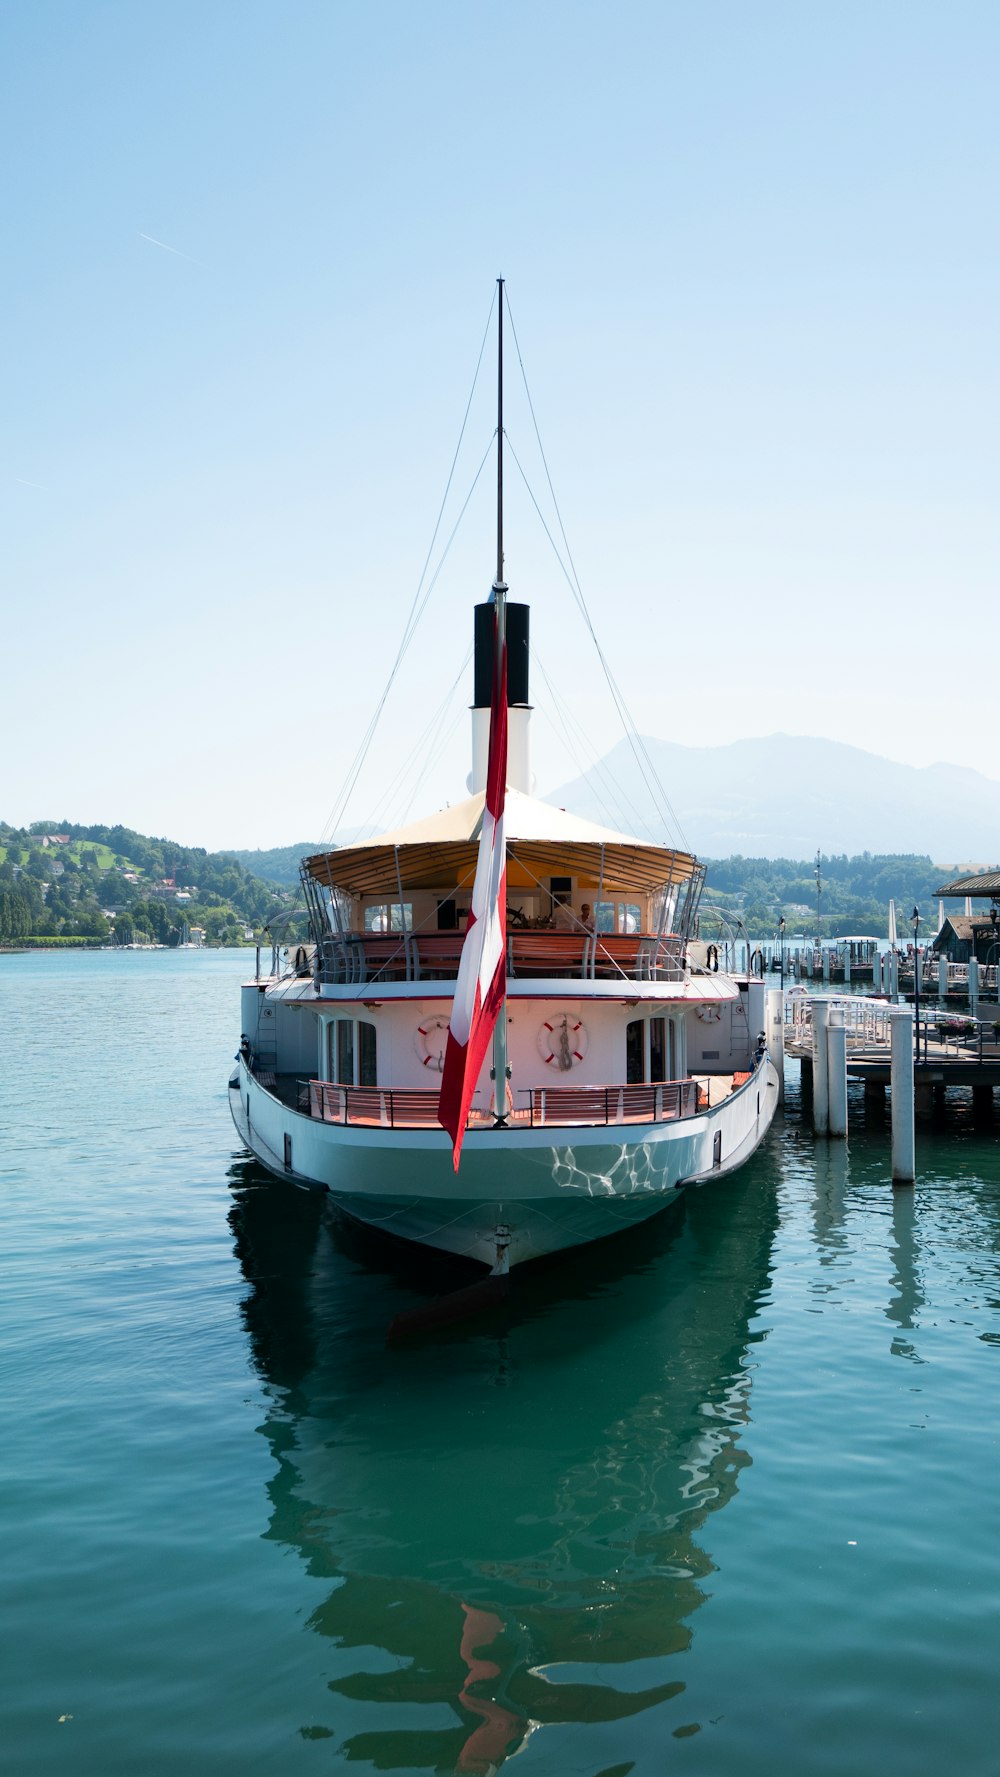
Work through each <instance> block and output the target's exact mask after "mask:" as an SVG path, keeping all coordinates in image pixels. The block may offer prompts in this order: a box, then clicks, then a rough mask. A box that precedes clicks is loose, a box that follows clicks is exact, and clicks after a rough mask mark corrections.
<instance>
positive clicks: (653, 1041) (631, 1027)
mask: <svg viewBox="0 0 1000 1777" xmlns="http://www.w3.org/2000/svg"><path fill="white" fill-rule="evenodd" d="M672 1038H673V1030H672V1028H671V1025H670V1021H669V1019H667V1018H633V1019H632V1021H631V1023H629V1024H627V1025H626V1027H625V1084H626V1086H642V1085H650V1086H659V1085H662V1083H663V1082H664V1080H669V1079H671V1078H672V1077H673V1069H672V1063H673V1059H674V1057H673V1054H672Z"/></svg>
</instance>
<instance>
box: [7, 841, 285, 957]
mask: <svg viewBox="0 0 1000 1777" xmlns="http://www.w3.org/2000/svg"><path fill="white" fill-rule="evenodd" d="M294 901H295V895H294V892H293V891H292V890H290V889H284V888H280V887H276V886H275V885H274V883H271V882H262V881H261V879H260V878H259V877H258V876H255V875H254V874H253V873H252V872H251V871H250V870H248V869H247V868H246V866H245V865H244V864H242V863H241V862H240V861H239V859H238V858H236V857H234V856H233V855H232V854H231V853H226V852H208V851H205V850H203V849H202V848H201V847H198V846H187V845H179V844H178V843H177V842H176V841H174V840H171V839H153V838H150V837H149V836H148V835H147V834H145V833H136V832H134V831H133V830H132V828H130V827H120V826H117V827H105V826H80V825H77V824H74V823H73V822H72V821H35V822H34V823H33V824H32V825H31V826H30V827H21V828H16V827H11V826H9V825H8V824H7V823H6V822H3V821H0V943H2V942H10V941H14V942H17V941H19V940H25V939H26V940H32V939H39V940H44V939H48V940H56V939H58V940H62V941H67V940H70V941H78V942H79V941H85V940H90V941H95V940H97V941H100V940H104V941H109V940H110V939H111V938H112V935H113V936H114V939H115V941H116V942H119V943H131V942H132V941H133V940H134V939H148V940H152V941H154V942H156V943H160V944H177V943H179V942H180V941H181V939H182V937H184V936H185V935H186V933H185V927H187V928H188V930H189V931H190V930H191V929H192V928H193V929H194V930H195V931H196V932H197V933H204V941H205V942H206V943H208V944H244V943H250V942H252V940H253V938H254V936H255V935H256V934H257V933H259V932H260V931H261V929H262V928H263V926H264V925H266V924H270V923H271V922H273V921H275V920H277V919H278V917H279V916H284V915H285V914H286V913H287V912H288V911H289V910H290V909H291V907H292V906H293V904H294ZM290 935H292V934H290ZM294 935H298V933H297V932H295V934H294Z"/></svg>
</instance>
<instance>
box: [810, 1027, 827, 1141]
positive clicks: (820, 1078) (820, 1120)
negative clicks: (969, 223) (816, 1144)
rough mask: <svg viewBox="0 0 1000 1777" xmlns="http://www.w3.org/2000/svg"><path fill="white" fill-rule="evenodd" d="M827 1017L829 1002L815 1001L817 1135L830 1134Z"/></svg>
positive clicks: (814, 1105)
mask: <svg viewBox="0 0 1000 1777" xmlns="http://www.w3.org/2000/svg"><path fill="white" fill-rule="evenodd" d="M829 1016H830V1005H829V1001H827V1000H816V1001H815V1002H814V1004H813V1129H814V1130H815V1132H816V1134H817V1135H828V1134H829V1132H830V1063H829V1050H828V1045H827V1020H828V1018H829Z"/></svg>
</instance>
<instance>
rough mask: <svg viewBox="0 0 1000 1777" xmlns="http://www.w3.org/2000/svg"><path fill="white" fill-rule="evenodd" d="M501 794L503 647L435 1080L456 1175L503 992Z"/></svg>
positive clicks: (500, 1098) (502, 1084)
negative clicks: (465, 920) (464, 915)
mask: <svg viewBox="0 0 1000 1777" xmlns="http://www.w3.org/2000/svg"><path fill="white" fill-rule="evenodd" d="M493 623H494V628H493V637H494V649H495V648H496V644H497V640H498V638H497V627H496V612H495V611H494V618H493ZM506 792H507V646H506V642H505V643H504V646H503V648H502V649H501V650H500V670H499V672H498V673H495V674H494V677H493V702H492V706H491V708H490V747H489V763H488V765H487V771H486V802H485V805H484V808H483V825H482V831H481V832H480V835H479V857H478V859H477V860H476V880H475V884H474V886H473V890H472V906H471V908H470V910H469V925H468V929H467V931H466V934H465V943H464V944H463V945H462V955H461V959H460V961H459V965H458V980H457V981H456V983H455V999H454V1002H453V1005H452V1012H451V1023H450V1025H449V1027H448V1044H447V1048H446V1049H445V1056H444V1068H443V1071H442V1076H441V1096H440V1099H439V1101H438V1122H439V1123H440V1124H441V1126H442V1128H443V1129H446V1130H447V1131H448V1134H449V1135H450V1136H451V1143H452V1159H453V1161H454V1166H455V1171H456V1172H457V1171H458V1163H459V1160H460V1159H461V1155H462V1141H463V1138H464V1136H465V1124H466V1120H467V1118H468V1115H469V1105H470V1104H471V1102H472V1094H473V1092H474V1091H475V1088H476V1081H477V1080H478V1078H479V1070H480V1068H481V1067H482V1065H483V1058H484V1056H485V1054H486V1051H487V1049H488V1048H489V1044H490V1039H491V1037H492V1035H493V1028H494V1026H495V1024H496V1021H497V1017H498V1016H499V1013H500V1009H501V1007H502V1005H503V1002H504V995H505V993H506V990H507V850H506V844H505V841H504V801H505V797H506ZM506 1090H507V1082H506V1080H498V1081H497V1082H496V1092H497V1099H496V1102H497V1104H498V1106H499V1105H503V1104H504V1094H505V1093H506Z"/></svg>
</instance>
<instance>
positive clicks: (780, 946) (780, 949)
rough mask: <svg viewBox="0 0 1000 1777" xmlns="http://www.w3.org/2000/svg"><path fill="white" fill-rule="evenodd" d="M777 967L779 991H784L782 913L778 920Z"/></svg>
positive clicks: (783, 920) (783, 928) (783, 929)
mask: <svg viewBox="0 0 1000 1777" xmlns="http://www.w3.org/2000/svg"><path fill="white" fill-rule="evenodd" d="M778 969H779V974H780V980H781V992H782V995H784V991H785V917H784V914H782V916H781V918H780V919H779V921H778Z"/></svg>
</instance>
